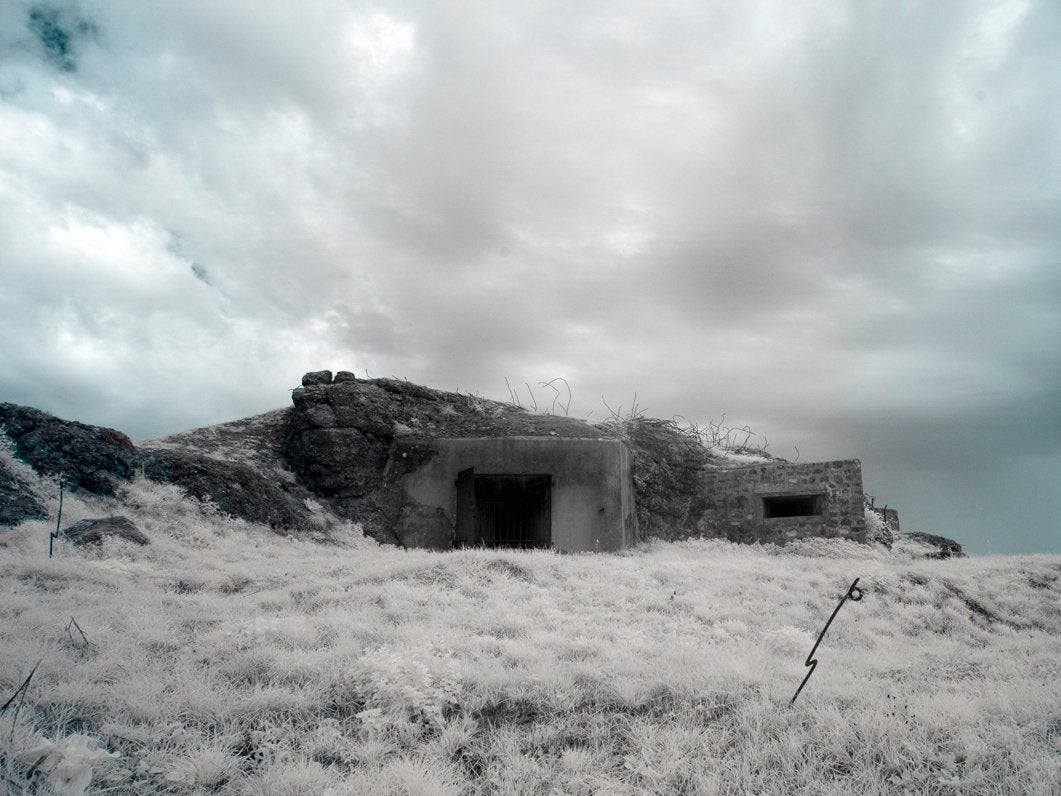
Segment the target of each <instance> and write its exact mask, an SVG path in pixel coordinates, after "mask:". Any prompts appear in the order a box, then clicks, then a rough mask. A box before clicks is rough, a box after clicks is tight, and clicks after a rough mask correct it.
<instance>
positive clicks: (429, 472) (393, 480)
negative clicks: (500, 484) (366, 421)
mask: <svg viewBox="0 0 1061 796" xmlns="http://www.w3.org/2000/svg"><path fill="white" fill-rule="evenodd" d="M469 467H472V468H475V472H476V474H478V475H502V474H504V475H539V474H546V473H548V474H549V475H551V476H552V483H553V486H552V500H551V503H552V545H553V547H554V548H556V549H558V550H563V551H566V552H578V551H588V550H592V551H606V550H618V549H620V548H623V547H626V546H628V545H632V544H635V543H636V542H637V515H636V512H635V505H634V486H633V480H632V478H631V475H630V450H629V448H628V447H627V446H626V445H625V444H624V443H623V442H622V441H620V440H617V439H577V438H575V439H573V438H551V437H507V438H495V437H485V438H468V439H399V440H395V442H394V444H393V446H392V448H391V453H390V460H389V461H388V464H387V469H386V470H385V472H384V480H385V481H386V482H388V483H389V484H390V485H391V487H390V488H391V490H392V494H393V496H394V497H393V500H394V502H395V503H396V504H398V511H397V515H396V519H395V520H394V526H395V532H396V534H397V535H398V537H399V538H401V539H402V540H403V542H404V543H405V544H406V545H408V546H410V547H434V548H438V549H445V548H449V547H452V546H453V541H454V538H455V531H456V516H457V488H456V480H457V474H458V473H459V472H461V471H462V470H465V469H467V468H469Z"/></svg>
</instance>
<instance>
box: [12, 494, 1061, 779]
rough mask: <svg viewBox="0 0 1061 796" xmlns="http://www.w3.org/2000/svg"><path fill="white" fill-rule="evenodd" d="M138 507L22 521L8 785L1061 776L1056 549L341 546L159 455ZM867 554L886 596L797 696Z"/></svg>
mask: <svg viewBox="0 0 1061 796" xmlns="http://www.w3.org/2000/svg"><path fill="white" fill-rule="evenodd" d="M95 500H96V499H94V498H93V499H88V498H85V499H79V498H71V499H70V500H69V502H68V504H67V507H66V509H65V510H64V520H65V518H66V517H69V519H70V520H71V521H73V520H76V519H78V518H79V517H80V516H101V515H104V514H108V513H114V510H115V507H114V506H113V505H112V504H110V503H107V502H106V501H104V500H103V499H99V500H98V502H92V501H95ZM123 513H126V514H129V515H130V516H132V517H133V518H134V519H135V520H136V522H137V523H138V525H139V526H140V527H141V528H142V529H143V530H144V531H145V532H147V534H148V535H149V536H150V537H151V538H152V544H150V545H149V546H147V547H143V548H134V547H131V546H128V545H127V543H121V544H117V543H115V544H106V545H104V547H103V548H102V549H101V550H100V551H96V552H92V551H83V550H75V549H72V548H68V547H65V546H63V547H60V548H58V549H57V552H56V556H55V558H53V559H51V560H49V559H48V557H47V545H48V541H47V533H48V531H49V530H50V528H51V527H54V526H49V524H48V523H45V522H39V523H25V524H23V525H22V526H20V527H19V528H17V529H14V530H11V531H4V532H0V589H2V592H0V594H2V596H0V704H2V703H3V702H6V701H8V698H9V697H10V696H12V695H16V693H17V696H16V698H15V699H14V700H13V701H12V703H11V704H10V705H9V706H8V708H7V710H6V711H4V712H3V715H2V716H0V778H2V780H0V781H2V782H3V783H4V785H5V787H6V788H7V790H8V792H9V793H22V792H24V791H25V792H29V793H33V792H39V793H46V792H51V788H52V787H53V786H54V785H56V784H59V785H61V784H62V783H63V782H66V783H67V784H66V786H65V787H66V791H65V792H71V793H77V792H81V791H80V787H81V786H82V785H83V784H84V783H85V779H86V777H87V776H88V775H89V774H91V777H92V779H91V784H90V785H88V790H87V791H86V792H88V793H104V792H105V793H155V792H158V793H174V794H179V793H247V794H322V793H329V792H330V793H335V794H339V793H381V794H388V793H391V794H424V795H425V796H427V795H429V794H430V795H431V796H434V794H449V793H452V794H457V793H470V794H477V793H483V794H486V793H542V794H549V793H609V794H641V793H646V794H647V793H690V794H692V793H705V794H710V793H733V794H743V793H771V794H772V793H778V794H781V793H785V794H788V793H838V794H841V793H842V794H847V793H865V794H872V793H902V792H904V791H906V792H911V793H946V794H952V793H962V794H977V793H985V794H986V793H1000V792H1002V793H1042V794H1045V793H1050V792H1055V793H1056V787H1057V783H1058V782H1061V677H1059V669H1061V600H1059V595H1061V557H1058V556H1046V555H1044V556H1029V557H1021V558H1004V557H985V558H972V559H962V560H951V561H927V560H913V559H911V558H910V557H909V556H907V555H904V554H903V553H902V552H901V551H899V552H896V553H888V552H886V551H883V550H881V549H872V548H867V547H861V546H857V545H854V544H851V543H845V542H827V541H825V540H815V541H814V542H808V543H804V544H801V545H792V546H790V547H788V548H786V549H785V550H784V551H781V550H778V549H776V548H763V547H739V546H735V545H731V544H729V543H725V542H716V541H712V542H702V541H690V542H683V543H676V544H655V545H647V546H644V547H642V548H639V549H637V550H634V551H630V552H628V553H624V554H619V555H577V556H560V555H556V554H550V553H545V552H527V553H522V552H496V551H485V550H474V551H460V552H452V553H431V552H425V551H407V552H404V551H399V550H396V549H392V548H386V547H379V546H377V545H375V543H371V542H367V541H366V540H364V539H363V538H361V536H360V534H359V533H358V532H357V529H356V528H354V527H352V526H348V527H347V532H346V534H345V537H344V539H342V540H341V541H342V545H341V546H339V547H335V546H321V545H315V544H312V543H309V542H303V541H295V540H293V539H284V538H279V537H277V536H276V535H275V534H273V533H271V532H269V531H267V530H264V529H261V528H257V527H255V526H251V525H247V524H245V523H242V522H238V521H235V520H231V519H228V518H223V517H220V516H218V515H216V514H215V513H211V512H210V510H209V507H202V506H199V505H197V504H195V503H194V502H189V501H186V500H184V499H182V498H181V497H180V493H179V492H178V491H177V490H176V489H175V488H173V487H162V486H158V485H149V484H146V483H144V482H142V481H140V482H136V483H135V484H134V487H133V489H132V490H131V492H130V495H129V506H127V507H125V508H123ZM64 524H65V521H64ZM337 535H339V536H343V535H342V534H338V533H337ZM856 577H857V578H860V582H859V586H860V587H861V588H863V589H864V597H863V599H862V600H861V601H860V602H854V601H851V600H849V601H847V602H846V603H845V604H844V605H843V607H842V608H841V609H840V611H839V613H838V614H837V616H836V619H835V620H834V621H833V624H832V626H831V627H830V629H829V631H828V633H827V634H826V636H825V638H824V640H823V641H822V643H821V646H820V647H819V649H818V652H817V654H816V657H817V658H818V660H819V665H818V667H817V670H816V671H815V673H814V674H813V675H812V677H811V678H810V680H809V681H808V683H807V685H806V687H805V688H804V690H803V692H802V694H801V695H800V696H799V699H798V700H797V701H796V703H795V704H794V705H791V704H790V700H791V699H792V695H793V693H794V692H795V690H796V688H797V687H798V686H799V684H800V682H801V681H802V680H803V678H804V675H805V673H806V671H807V670H806V668H805V667H804V665H803V662H804V659H805V658H806V657H807V654H808V653H809V652H810V650H811V647H812V646H813V645H814V642H815V639H816V638H817V635H818V633H819V632H820V631H821V629H822V627H823V626H824V625H825V623H826V621H827V620H828V618H829V616H830V614H831V613H832V612H833V610H834V608H835V607H836V605H837V603H838V601H839V600H840V598H841V596H842V595H843V594H844V593H845V592H846V590H847V588H848V586H849V585H850V584H851V582H852V581H853V580H854V579H855V578H856ZM71 619H73V620H76V625H74V624H73V623H72V622H71ZM38 662H39V664H38ZM35 665H36V669H35V672H34V674H33V677H32V679H31V680H30V682H29V685H28V687H27V688H25V689H24V690H23V691H22V692H21V693H18V692H17V689H18V688H19V686H20V684H22V683H23V681H24V680H25V678H26V676H27V675H28V674H29V673H30V671H31V670H34V666H35ZM16 708H17V715H16ZM49 744H51V745H49ZM108 753H109V754H108ZM115 753H116V754H117V755H119V756H113V755H114V754H115ZM49 782H50V783H51V784H49Z"/></svg>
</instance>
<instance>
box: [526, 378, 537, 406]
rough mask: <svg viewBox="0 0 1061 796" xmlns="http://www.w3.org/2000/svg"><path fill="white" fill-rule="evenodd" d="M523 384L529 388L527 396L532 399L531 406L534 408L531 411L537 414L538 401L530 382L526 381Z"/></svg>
mask: <svg viewBox="0 0 1061 796" xmlns="http://www.w3.org/2000/svg"><path fill="white" fill-rule="evenodd" d="M523 383H524V384H525V385H526V387H527V395H529V396H530V399H531V406H532V407H533V408H532V410H531V411H533V412H535V413H537V411H538V401H537V400H536V399H535V397H534V393H533V392H531V388H530V382H529V381H525V382H523Z"/></svg>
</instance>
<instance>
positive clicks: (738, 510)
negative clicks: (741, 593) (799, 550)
mask: <svg viewBox="0 0 1061 796" xmlns="http://www.w3.org/2000/svg"><path fill="white" fill-rule="evenodd" d="M701 477H702V479H703V481H702V491H701V495H702V497H701V499H700V501H699V502H698V504H697V505H696V507H695V512H696V515H698V516H696V517H694V518H691V519H693V520H694V521H695V527H696V530H697V531H698V532H699V533H701V534H703V535H704V536H708V537H716V538H724V539H729V540H730V541H734V542H756V541H758V542H763V543H770V542H772V543H775V544H784V543H785V542H787V541H789V540H791V539H798V538H803V537H806V536H825V537H840V538H846V539H851V540H853V541H858V542H864V541H865V540H866V526H865V520H864V515H863V497H862V465H861V463H860V462H859V461H858V460H857V459H843V460H838V461H832V462H814V463H806V464H793V463H790V462H776V463H770V464H763V465H757V466H753V467H740V468H734V469H730V470H706V471H704V472H703V474H702V476H701Z"/></svg>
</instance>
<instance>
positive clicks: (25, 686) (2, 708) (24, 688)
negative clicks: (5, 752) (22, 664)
mask: <svg viewBox="0 0 1061 796" xmlns="http://www.w3.org/2000/svg"><path fill="white" fill-rule="evenodd" d="M43 660H44V658H41V659H40V660H39V661H37V662H36V663H35V664H33V668H32V669H30V671H29V674H28V675H26V679H25V680H23V681H22V685H20V686H19V687H18V688H17V689H15V693H13V694H12V695H11V698H10V699H9V700H7V702H5V703H4V704H3V705H0V716H3V715H4V712H5V711H6V710H7V709H8V708H9V707H10V706H11V703H12V702H14V701H15V698H16V697H18V696H19V695H20V694H21V695H22V698H21V699H19V701H18V705H16V706H15V713H14V715H13V716H12V717H11V735H10V736H9V737H8V740H9V741H10V740H11V739H12V738H14V737H15V723H16V722H17V721H18V712H19V711H20V710H22V704H23V703H24V702H25V701H26V691H27V690H28V689H29V681H30V680H32V679H33V675H34V673H35V672H36V671H37V667H38V666H40V665H41V661H43Z"/></svg>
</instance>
